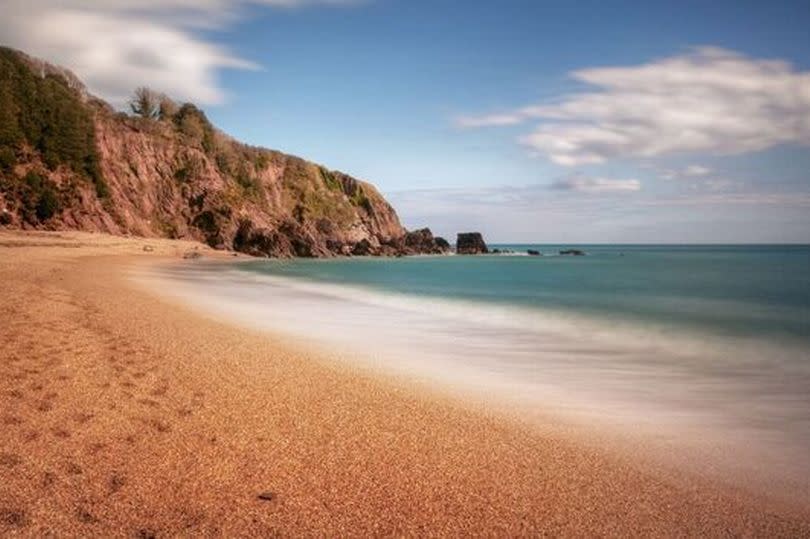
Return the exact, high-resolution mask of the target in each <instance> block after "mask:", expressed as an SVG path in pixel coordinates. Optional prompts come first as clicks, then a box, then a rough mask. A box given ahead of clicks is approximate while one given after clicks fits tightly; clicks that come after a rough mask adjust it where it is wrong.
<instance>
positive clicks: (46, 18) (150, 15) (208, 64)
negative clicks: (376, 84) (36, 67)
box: [0, 0, 358, 106]
mask: <svg viewBox="0 0 810 539" xmlns="http://www.w3.org/2000/svg"><path fill="white" fill-rule="evenodd" d="M356 3H358V2H356V1H353V0H165V1H162V0H140V1H139V0H106V1H100V0H8V1H6V2H4V5H3V8H2V11H3V14H2V16H1V17H0V43H2V44H4V45H8V46H12V47H16V48H19V49H22V50H24V51H25V52H27V53H29V54H31V55H34V56H39V57H42V58H43V59H45V60H48V61H50V62H52V63H57V64H60V65H62V66H64V67H67V68H69V69H71V70H73V71H74V72H75V73H76V74H77V75H78V76H79V77H80V78H82V79H83V80H84V81H85V83H86V84H87V85H88V88H89V89H90V91H91V92H92V93H94V94H96V95H99V96H100V97H104V98H106V99H108V100H110V101H112V102H113V103H115V104H116V105H119V106H120V105H122V104H123V103H124V102H125V101H126V99H127V97H128V96H129V95H130V93H131V92H132V90H133V89H134V88H135V87H137V86H142V85H148V86H151V87H154V88H155V89H158V90H161V91H164V92H166V93H168V94H170V95H172V96H174V97H176V98H177V99H183V100H191V101H195V102H198V103H202V104H216V103H221V102H222V101H223V100H224V99H225V92H224V91H223V89H222V88H221V86H220V84H219V82H218V79H217V73H218V71H219V70H221V69H254V68H257V67H258V66H257V65H256V64H255V63H254V62H252V61H249V60H247V59H244V58H241V57H239V56H237V55H235V54H234V53H232V52H231V51H229V50H228V48H227V47H225V46H223V45H220V44H217V43H215V42H213V41H211V40H210V38H207V37H202V36H201V34H200V33H199V32H198V30H200V29H201V28H208V29H211V28H220V29H222V28H225V27H227V26H228V25H231V24H233V23H235V22H236V21H238V19H239V17H240V16H241V15H242V14H243V12H244V10H245V9H247V8H249V7H250V6H254V7H255V6H272V7H278V8H297V7H304V6H309V5H316V4H323V5H349V4H356Z"/></svg>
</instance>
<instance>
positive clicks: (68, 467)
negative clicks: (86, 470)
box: [65, 462, 83, 475]
mask: <svg viewBox="0 0 810 539" xmlns="http://www.w3.org/2000/svg"><path fill="white" fill-rule="evenodd" d="M65 471H66V472H67V473H69V474H70V475H81V474H82V471H83V470H82V468H81V466H79V465H78V464H76V463H75V462H68V463H67V464H65Z"/></svg>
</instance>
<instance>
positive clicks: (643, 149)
mask: <svg viewBox="0 0 810 539" xmlns="http://www.w3.org/2000/svg"><path fill="white" fill-rule="evenodd" d="M571 76H572V77H573V78H574V79H576V80H577V81H580V82H583V83H586V84H589V85H591V86H593V87H595V88H596V90H595V91H591V92H584V93H573V94H570V95H566V96H563V97H562V99H561V100H559V101H558V102H555V103H553V104H542V103H541V104H538V105H533V106H529V107H522V108H519V109H515V110H512V111H506V112H501V113H498V114H493V115H482V116H466V117H462V118H459V119H457V124H458V125H459V126H461V127H467V128H473V127H477V128H480V127H486V126H505V125H518V124H524V123H526V122H531V121H535V122H536V121H537V120H540V123H539V124H538V125H536V126H535V127H534V129H533V130H532V131H531V132H529V133H527V134H525V135H524V136H522V137H521V139H520V141H521V142H522V144H524V145H525V146H527V147H528V148H530V149H531V150H532V151H535V152H538V153H540V154H543V155H546V156H547V157H548V158H549V159H551V161H553V162H555V163H557V164H560V165H566V166H577V165H584V164H593V163H602V162H605V161H607V160H609V159H611V158H617V157H655V156H662V155H667V154H674V153H690V152H703V153H714V154H739V153H745V152H750V151H756V150H762V149H765V148H769V147H772V146H776V145H779V144H787V143H795V144H801V145H808V144H810V72H807V71H797V70H796V69H795V68H794V67H793V66H791V65H790V64H789V63H787V62H784V61H780V60H762V59H754V58H750V57H748V56H745V55H742V54H738V53H735V52H733V51H729V50H725V49H720V48H715V47H700V48H696V49H694V50H692V51H690V52H689V53H687V54H683V55H678V56H673V57H670V58H664V59H662V60H658V61H654V62H651V63H647V64H642V65H638V66H631V67H604V68H594V69H583V70H579V71H575V72H573V73H572V74H571ZM695 172H699V171H698V169H695Z"/></svg>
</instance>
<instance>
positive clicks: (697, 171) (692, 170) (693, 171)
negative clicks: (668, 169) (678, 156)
mask: <svg viewBox="0 0 810 539" xmlns="http://www.w3.org/2000/svg"><path fill="white" fill-rule="evenodd" d="M711 173H712V169H710V168H709V167H704V166H702V165H689V166H688V167H686V168H685V169H684V171H683V175H684V176H688V177H690V178H695V177H701V176H708V175H709V174H711Z"/></svg>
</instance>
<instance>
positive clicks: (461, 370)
mask: <svg viewBox="0 0 810 539" xmlns="http://www.w3.org/2000/svg"><path fill="white" fill-rule="evenodd" d="M494 247H499V248H501V249H504V248H509V249H513V250H515V251H519V252H522V253H525V251H526V249H529V248H531V249H536V250H539V251H540V252H542V253H543V254H544V256H541V257H530V256H520V255H519V254H516V255H508V256H504V255H499V256H473V257H470V256H438V257H433V256H430V257H428V256H425V257H406V258H350V259H333V260H255V261H248V262H239V263H234V264H219V263H218V264H211V263H204V262H202V263H199V264H194V265H186V266H173V267H171V268H166V269H164V270H161V274H160V276H159V277H160V278H161V279H163V280H165V282H166V283H167V286H166V289H169V290H172V292H173V293H176V294H179V295H182V296H183V297H184V298H186V299H187V300H189V301H193V302H195V303H196V304H199V305H200V306H202V307H205V308H207V309H211V310H213V311H216V312H217V313H219V314H223V315H226V316H229V317H233V318H234V319H238V320H239V321H240V322H243V323H247V324H250V325H252V326H255V327H258V328H266V329H272V330H275V331H282V332H286V333H289V334H292V335H295V336H298V337H301V338H304V339H307V340H308V341H311V342H313V343H316V344H323V345H328V346H330V347H332V348H333V349H334V350H336V351H340V352H341V354H342V355H344V356H346V357H348V358H357V360H358V361H370V362H371V363H372V364H373V365H374V366H375V367H379V368H382V369H390V370H391V371H396V372H406V373H408V374H410V375H413V376H418V377H421V378H423V379H425V380H428V381H431V382H437V383H441V384H445V385H447V386H452V387H454V388H462V389H463V390H464V391H465V392H467V393H468V394H469V395H472V396H473V397H475V396H476V395H478V396H480V397H481V398H486V399H492V398H500V397H503V398H504V399H509V400H511V401H514V402H519V403H522V404H523V405H524V406H525V407H526V409H527V410H529V409H532V408H537V409H539V410H541V409H551V408H553V409H555V410H556V411H560V412H562V413H570V414H571V415H572V416H578V417H581V418H588V419H594V420H599V421H604V422H606V423H612V424H620V425H625V426H629V427H630V428H633V429H642V430H643V429H644V428H647V427H649V428H651V429H658V430H659V431H660V430H661V427H662V426H664V427H665V429H664V430H669V431H670V432H673V433H678V434H677V436H678V437H679V436H686V435H685V434H684V433H688V436H691V437H692V438H693V439H694V440H712V444H714V445H715V446H717V444H719V446H723V444H725V446H724V447H725V449H724V450H725V451H726V452H727V453H728V452H732V453H733V454H735V455H742V453H743V452H742V451H741V449H743V448H744V449H745V451H748V452H750V454H751V460H750V462H751V463H759V464H762V463H763V462H765V461H766V460H764V459H770V460H769V461H770V462H772V463H773V466H774V469H775V467H777V466H782V467H783V468H784V470H786V474H787V475H788V476H790V475H793V476H795V475H796V474H805V473H806V472H810V246H774V245H761V246H760V245H754V246H717V245H712V246H671V245H659V246H654V245H649V246H642V245H632V246H630V245H580V246H576V248H579V249H582V250H584V251H585V252H586V253H587V255H586V256H576V257H575V256H557V255H556V253H557V252H558V251H559V250H560V249H562V248H565V247H569V246H557V245H511V246H494ZM361 358H362V359H361ZM673 436H675V435H673ZM805 477H810V474H808V475H807V476H805ZM805 483H806V481H805Z"/></svg>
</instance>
